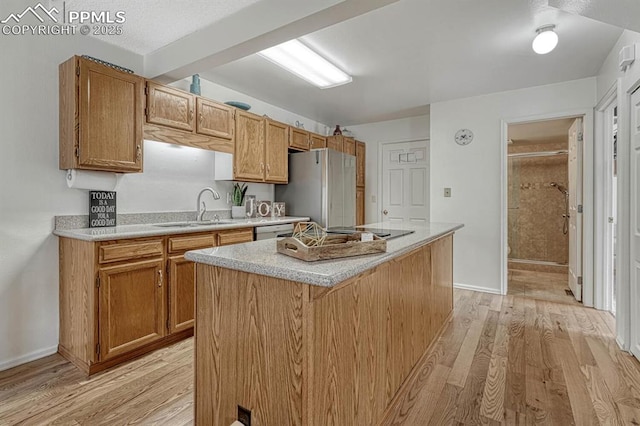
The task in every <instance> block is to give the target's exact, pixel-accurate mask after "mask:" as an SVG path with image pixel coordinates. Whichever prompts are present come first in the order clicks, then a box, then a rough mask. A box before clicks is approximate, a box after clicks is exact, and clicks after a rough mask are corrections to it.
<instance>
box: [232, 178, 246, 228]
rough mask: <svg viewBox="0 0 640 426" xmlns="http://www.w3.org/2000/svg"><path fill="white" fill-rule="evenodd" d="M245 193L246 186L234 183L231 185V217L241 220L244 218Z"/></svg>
mask: <svg viewBox="0 0 640 426" xmlns="http://www.w3.org/2000/svg"><path fill="white" fill-rule="evenodd" d="M246 193H247V184H246V183H239V182H236V183H234V184H233V196H232V202H233V206H231V217H232V218H234V219H242V218H244V217H245V208H244V196H245V194H246Z"/></svg>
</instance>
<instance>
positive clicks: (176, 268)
mask: <svg viewBox="0 0 640 426" xmlns="http://www.w3.org/2000/svg"><path fill="white" fill-rule="evenodd" d="M195 276H196V264H195V263H193V262H191V261H190V260H186V259H185V258H184V256H174V257H170V258H169V333H176V332H178V331H182V330H186V329H189V328H191V327H193V324H194V320H193V319H194V316H195Z"/></svg>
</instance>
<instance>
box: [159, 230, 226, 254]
mask: <svg viewBox="0 0 640 426" xmlns="http://www.w3.org/2000/svg"><path fill="white" fill-rule="evenodd" d="M215 235H216V234H214V233H211V234H205V235H185V236H181V237H171V238H169V253H177V252H182V251H188V250H198V249H203V248H210V247H213V246H215V245H216V239H215Z"/></svg>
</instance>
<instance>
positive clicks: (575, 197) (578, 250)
mask: <svg viewBox="0 0 640 426" xmlns="http://www.w3.org/2000/svg"><path fill="white" fill-rule="evenodd" d="M582 140H583V134H582V118H576V119H575V121H574V122H573V124H572V125H571V127H570V128H569V288H570V289H571V291H572V292H573V295H574V297H575V298H576V300H582V212H581V211H580V207H579V206H581V205H582Z"/></svg>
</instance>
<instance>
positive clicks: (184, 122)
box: [147, 81, 196, 132]
mask: <svg viewBox="0 0 640 426" xmlns="http://www.w3.org/2000/svg"><path fill="white" fill-rule="evenodd" d="M195 99H196V97H195V96H194V95H192V94H191V93H187V92H183V91H182V90H178V89H174V88H173V87H169V86H163V85H161V84H157V83H154V82H153V81H147V122H148V123H152V124H159V125H161V126H167V127H173V128H174V129H180V130H187V131H190V132H193V131H195V117H194V110H195Z"/></svg>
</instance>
